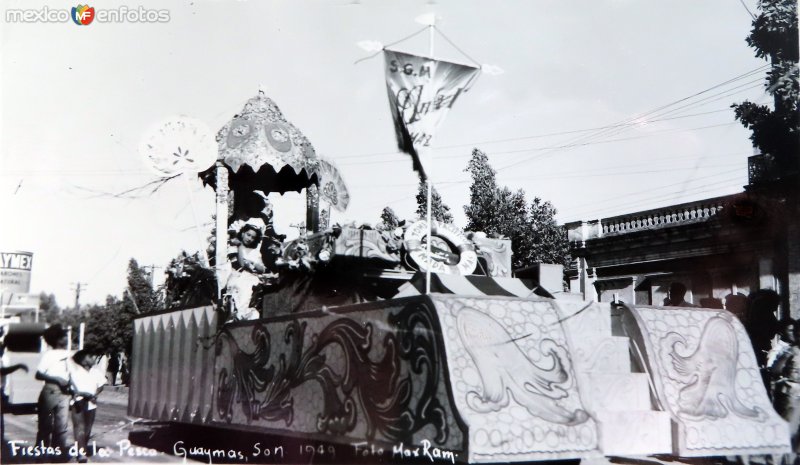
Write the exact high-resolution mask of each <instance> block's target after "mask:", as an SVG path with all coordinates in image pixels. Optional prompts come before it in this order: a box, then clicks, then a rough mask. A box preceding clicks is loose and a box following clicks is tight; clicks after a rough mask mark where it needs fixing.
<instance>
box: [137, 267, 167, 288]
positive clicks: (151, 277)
mask: <svg viewBox="0 0 800 465" xmlns="http://www.w3.org/2000/svg"><path fill="white" fill-rule="evenodd" d="M142 268H144V269H145V270H146V269H148V268H150V287H152V288H153V289H154V290H155V284H153V275H154V274H155V272H156V268H158V269H159V270H160V269H161V268H164V267H163V266H156V265H155V264H153V265H146V266H143V267H142Z"/></svg>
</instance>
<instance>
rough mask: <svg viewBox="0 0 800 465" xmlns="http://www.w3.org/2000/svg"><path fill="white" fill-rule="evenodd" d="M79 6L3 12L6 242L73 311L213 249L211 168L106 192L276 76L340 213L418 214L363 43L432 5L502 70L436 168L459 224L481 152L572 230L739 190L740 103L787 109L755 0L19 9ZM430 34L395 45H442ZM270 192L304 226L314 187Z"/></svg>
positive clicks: (454, 127)
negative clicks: (55, 12) (769, 86)
mask: <svg viewBox="0 0 800 465" xmlns="http://www.w3.org/2000/svg"><path fill="white" fill-rule="evenodd" d="M75 5H76V4H74V3H67V2H63V1H60V0H48V1H44V2H43V1H39V0H24V1H23V0H8V1H4V2H3V7H2V8H3V9H4V11H3V16H2V18H0V27H2V35H1V36H0V37H2V48H1V50H2V60H1V61H0V66H2V69H0V79H2V82H1V83H0V108H1V110H2V111H1V114H0V117H1V118H2V119H0V138H1V139H0V150H1V152H0V208H1V209H2V217H3V226H2V228H0V250H2V251H4V252H8V251H15V250H24V251H30V252H33V254H34V258H33V271H32V284H31V292H35V293H38V292H39V291H45V292H47V293H54V294H55V295H56V297H57V301H58V302H59V304H60V305H62V306H65V305H72V303H73V302H74V292H73V290H72V289H73V288H74V287H75V283H78V282H80V283H84V284H82V288H83V292H82V294H81V303H82V304H87V303H92V302H102V301H103V300H104V299H105V296H106V295H109V294H111V295H117V296H119V295H121V293H122V291H123V289H124V287H125V276H126V267H127V263H128V260H129V259H130V258H136V259H137V260H138V262H139V264H140V265H148V266H149V265H154V266H156V267H163V266H164V265H166V264H167V263H168V262H169V260H170V258H172V257H174V256H176V255H177V254H178V253H179V252H180V251H181V250H189V251H195V250H198V249H199V247H200V244H201V243H203V244H204V243H205V238H206V236H207V235H208V232H209V229H210V224H209V223H210V218H211V215H212V214H213V212H214V202H213V191H212V190H211V189H210V188H204V187H203V186H202V184H201V183H200V182H199V181H198V180H197V179H196V178H194V177H187V176H184V177H181V178H177V179H174V180H172V181H170V182H168V183H167V184H165V185H164V186H163V187H162V188H161V189H160V190H158V191H157V192H155V193H152V194H150V195H142V196H139V197H136V198H119V197H115V196H112V195H109V194H113V193H119V192H122V191H125V190H127V189H130V188H134V187H137V186H141V185H143V184H145V183H148V182H150V181H153V180H155V179H156V177H155V176H154V175H153V174H152V173H151V172H150V171H149V170H148V169H147V167H146V166H145V164H144V163H143V161H142V157H141V156H140V154H139V153H138V146H139V142H140V140H141V138H142V137H143V135H144V134H145V132H146V131H147V130H148V128H150V127H151V126H152V125H153V124H154V123H156V122H158V121H161V120H163V119H165V118H167V117H170V116H173V115H186V116H190V117H192V118H197V119H200V120H202V121H204V122H205V123H207V124H208V125H209V126H210V127H211V128H212V129H213V130H214V131H216V130H217V129H219V128H220V127H222V126H223V125H224V124H225V123H226V122H227V121H228V120H230V118H231V117H232V116H233V115H234V114H236V113H238V112H239V111H240V110H241V109H242V107H243V105H244V103H245V102H246V101H247V100H248V99H249V98H251V97H253V96H254V95H256V93H257V92H258V90H259V89H260V88H261V89H264V90H265V92H266V94H267V95H268V96H269V97H270V98H272V99H273V100H274V101H275V102H276V103H277V105H278V106H279V107H280V108H281V110H282V112H283V113H284V115H285V116H286V117H287V118H288V120H289V121H291V122H292V123H293V124H294V125H295V126H297V127H298V128H299V129H300V130H301V131H302V132H303V133H304V134H305V135H306V136H307V137H308V139H309V140H310V141H311V142H312V144H313V145H314V147H315V149H316V151H317V153H318V154H321V155H323V156H325V157H327V158H329V159H331V160H333V161H334V162H335V163H336V164H337V165H338V167H339V169H340V172H341V174H342V175H343V177H344V179H345V181H346V183H347V185H348V188H349V191H350V196H351V203H350V207H349V209H348V211H346V212H344V213H338V212H334V214H333V216H332V222H339V223H348V222H350V221H355V222H357V223H359V224H361V223H371V224H374V223H376V222H377V221H378V220H379V216H380V213H381V210H382V209H383V208H384V207H385V206H390V207H392V208H393V209H394V210H395V211H396V212H397V213H398V214H399V216H401V217H403V218H409V219H411V218H413V217H414V211H415V209H416V204H415V200H414V196H415V194H416V185H417V178H416V174H415V173H414V172H413V171H412V170H411V162H410V159H409V158H408V157H407V156H405V155H403V154H400V153H398V152H397V144H396V141H395V139H394V129H393V126H392V119H391V115H390V113H389V106H388V99H387V96H386V86H385V81H384V75H383V60H382V58H381V57H380V55H378V56H375V57H373V58H369V59H366V60H362V61H359V60H361V59H362V58H366V57H368V56H369V55H370V53H369V52H367V51H365V50H363V49H362V48H359V47H358V46H357V45H356V44H357V43H358V42H360V41H364V40H372V41H379V42H381V43H383V44H391V43H393V42H395V41H398V40H400V39H403V38H404V37H407V36H409V35H412V34H414V33H415V32H418V31H420V30H422V29H423V27H424V26H422V25H420V24H418V23H416V22H414V19H415V18H416V17H418V16H419V15H422V14H426V13H431V12H433V13H435V14H436V15H437V17H438V19H437V28H438V30H439V32H441V34H443V35H438V34H437V35H435V36H434V39H433V41H434V42H433V47H434V51H435V55H436V56H437V58H441V59H450V60H453V61H458V62H477V63H480V64H485V65H487V64H488V65H493V66H496V67H499V68H500V69H502V70H503V73H502V74H500V75H490V74H488V73H483V74H482V75H481V76H480V78H479V79H478V81H477V82H476V83H475V85H474V86H473V87H472V89H471V90H470V91H469V92H468V93H467V94H465V95H464V97H463V98H460V100H459V101H458V102H457V104H456V105H455V106H454V107H453V109H452V111H451V112H450V113H449V115H448V116H447V118H446V120H445V121H444V123H443V124H442V126H441V128H440V130H439V132H438V133H437V135H436V138H435V139H434V143H433V146H434V149H433V150H432V151H431V153H429V154H427V155H426V157H425V159H424V160H423V162H424V164H425V167H426V171H427V172H428V173H429V175H430V177H431V179H432V181H433V182H434V185H435V186H437V190H438V191H439V192H440V193H441V195H442V198H443V201H444V202H445V203H446V204H447V205H449V206H450V208H451V210H452V211H453V213H454V215H455V219H456V224H458V225H461V226H463V225H464V224H465V216H464V212H463V205H465V204H466V203H467V202H468V198H469V190H468V189H469V178H468V177H467V174H466V173H465V172H464V168H465V167H466V164H467V160H468V159H469V156H470V152H471V151H472V148H473V147H477V148H479V149H481V150H483V151H484V152H486V153H487V154H488V156H489V161H490V163H491V164H492V166H493V167H494V168H495V169H496V170H497V172H498V174H497V178H498V182H499V183H500V184H501V185H505V186H508V187H510V188H512V189H524V190H525V192H526V195H527V197H528V199H529V200H531V199H532V198H533V197H534V196H536V197H540V198H542V199H545V200H548V201H550V202H551V203H552V204H553V205H554V206H555V207H556V209H557V210H558V215H557V219H558V220H559V222H562V223H563V222H568V221H575V220H589V219H596V218H607V217H610V216H614V215H621V214H625V213H631V212H635V211H639V210H647V209H651V208H656V207H659V206H665V205H670V204H674V203H680V202H689V201H694V200H700V199H705V198H711V197H715V196H720V195H726V194H732V193H735V192H740V191H741V190H742V186H743V185H745V184H746V183H747V157H748V156H750V155H752V154H753V149H752V146H751V143H750V141H749V139H748V136H749V132H748V131H747V130H746V129H744V128H743V127H741V125H740V124H739V123H737V122H736V121H735V118H734V116H733V111H732V110H731V109H730V108H729V107H730V105H731V104H732V103H735V102H741V101H743V100H745V99H750V100H751V101H754V102H759V103H769V101H770V98H769V96H768V95H767V94H765V93H764V89H763V78H764V73H765V69H766V62H765V61H763V60H760V59H757V58H755V57H754V56H753V50H752V49H750V48H748V47H747V44H746V43H745V37H746V36H747V34H748V33H749V30H750V23H751V21H752V18H751V16H750V13H749V12H748V10H749V11H750V12H753V13H757V9H756V1H755V0H743V1H742V2H736V1H732V0H704V1H702V2H698V1H696V0H673V1H669V2H647V1H633V0H579V1H571V2H561V1H555V0H519V1H505V2H496V1H478V0H419V1H417V0H402V1H401V0H396V1H389V0H386V1H383V0H381V1H378V0H324V1H322V0H320V1H307V0H306V1H303V0H292V1H289V0H287V1H271V0H267V1H234V0H230V1H202V0H193V1H160V2H155V1H153V0H149V1H148V0H143V1H142V2H137V3H126V2H124V1H122V2H119V1H114V0H109V1H104V2H103V3H102V6H101V5H100V4H97V5H94V4H90V5H91V6H96V8H97V9H100V8H103V9H118V8H121V7H129V8H131V9H136V8H138V7H139V6H140V5H141V6H143V7H144V8H147V9H154V10H156V9H158V10H168V12H169V21H168V22H161V23H131V22H125V23H100V22H97V21H96V22H93V23H92V24H90V25H88V26H78V25H75V24H74V23H72V22H71V21H70V22H64V23H14V22H8V21H7V19H8V18H7V15H6V10H9V9H23V8H24V9H34V10H39V11H41V9H42V8H45V7H47V8H49V9H70V8H72V7H73V6H75ZM429 40H430V37H429V35H428V33H427V31H423V32H422V33H420V34H418V35H416V36H414V37H413V38H411V39H409V40H406V41H403V42H401V43H398V44H395V45H393V46H392V48H393V49H397V50H401V51H405V52H410V53H417V54H426V53H427V52H428V51H429V47H430V45H431V44H430V43H429ZM448 41H450V42H452V43H453V44H455V45H456V46H457V48H456V47H454V46H452V45H451V44H450V43H448ZM609 126H611V127H610V128H609ZM603 128H605V129H603ZM270 198H271V200H272V201H273V203H274V204H275V209H276V228H277V229H278V231H279V232H282V233H286V234H288V235H290V236H292V235H296V229H294V228H292V227H291V226H290V225H291V224H294V223H297V222H300V221H303V220H304V218H305V212H304V200H303V196H302V195H301V194H295V193H288V194H286V195H284V196H283V197H281V196H278V195H277V194H272V195H271V196H270ZM162 275H163V268H162V269H158V268H156V269H155V281H156V283H159V282H161V281H163V277H162Z"/></svg>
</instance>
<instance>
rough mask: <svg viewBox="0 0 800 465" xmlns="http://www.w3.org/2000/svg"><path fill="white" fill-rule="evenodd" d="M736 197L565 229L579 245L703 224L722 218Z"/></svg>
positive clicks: (661, 209) (572, 225) (642, 212)
mask: <svg viewBox="0 0 800 465" xmlns="http://www.w3.org/2000/svg"><path fill="white" fill-rule="evenodd" d="M735 197H736V195H733V196H725V197H717V198H713V199H706V200H699V201H696V202H689V203H684V204H680V205H670V206H668V207H663V208H657V209H653V210H646V211H641V212H635V213H630V214H627V215H620V216H613V217H610V218H601V219H598V220H592V221H575V222H572V223H567V224H565V225H564V226H565V227H566V228H567V236H568V238H569V240H570V241H571V242H576V241H587V240H590V239H596V238H598V237H604V236H613V235H621V234H628V233H632V232H637V231H646V230H654V229H663V228H671V227H675V226H683V225H689V224H694V223H702V222H706V221H709V220H711V219H713V218H715V217H717V216H719V215H720V214H721V213H722V212H723V211H725V209H726V208H727V207H726V206H729V205H731V203H732V201H733V200H734V198H735Z"/></svg>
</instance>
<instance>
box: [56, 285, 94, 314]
mask: <svg viewBox="0 0 800 465" xmlns="http://www.w3.org/2000/svg"><path fill="white" fill-rule="evenodd" d="M72 284H73V285H74V286H75V287H73V288H72V290H74V291H75V310H79V309H80V308H81V289H86V286H88V285H89V283H81V282H77V283H72ZM61 313H64V310H63V309H61Z"/></svg>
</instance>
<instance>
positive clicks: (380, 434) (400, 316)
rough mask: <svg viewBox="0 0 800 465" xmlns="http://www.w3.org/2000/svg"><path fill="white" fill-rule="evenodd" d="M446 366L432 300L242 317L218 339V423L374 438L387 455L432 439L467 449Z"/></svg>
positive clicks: (345, 439)
mask: <svg viewBox="0 0 800 465" xmlns="http://www.w3.org/2000/svg"><path fill="white" fill-rule="evenodd" d="M445 363H446V360H445V358H444V354H443V350H442V345H441V329H440V327H439V323H438V321H437V317H436V312H435V310H434V308H433V305H432V304H431V302H430V300H429V299H427V298H424V297H413V298H408V299H397V300H392V301H384V302H380V303H371V304H361V305H354V306H350V307H342V308H337V309H333V310H332V311H331V313H322V312H316V313H311V314H308V313H307V314H301V315H292V316H287V317H276V318H272V319H268V320H261V321H254V322H243V323H236V324H233V325H229V326H226V327H225V328H224V329H223V330H222V332H221V334H220V335H219V338H218V339H217V359H216V365H215V369H214V373H215V379H216V380H217V390H216V391H215V394H214V402H215V404H214V411H213V421H212V422H213V423H214V424H216V425H218V426H225V425H230V426H231V427H246V428H248V429H257V430H263V431H269V432H271V433H274V434H287V435H293V436H298V435H299V436H305V437H309V438H315V439H322V440H326V441H331V442H334V443H340V444H348V445H349V444H352V443H359V442H367V443H370V444H374V445H376V446H377V447H378V450H380V448H383V451H384V452H383V454H381V455H383V456H384V457H385V458H392V457H393V449H395V448H399V447H402V448H411V447H415V446H418V445H422V444H425V443H426V442H427V443H428V444H430V448H431V449H430V450H433V449H437V450H439V451H441V452H442V453H444V452H445V451H447V452H452V453H453V454H458V455H460V454H462V453H463V451H464V450H465V446H466V444H465V438H466V436H465V434H464V431H463V424H462V423H460V421H459V417H458V414H457V412H456V411H455V410H454V409H453V408H452V402H451V398H450V395H449V392H448V390H449V388H448V386H449V380H448V379H447V370H446V367H445ZM394 458H397V457H396V456H394ZM462 460H463V459H462Z"/></svg>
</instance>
